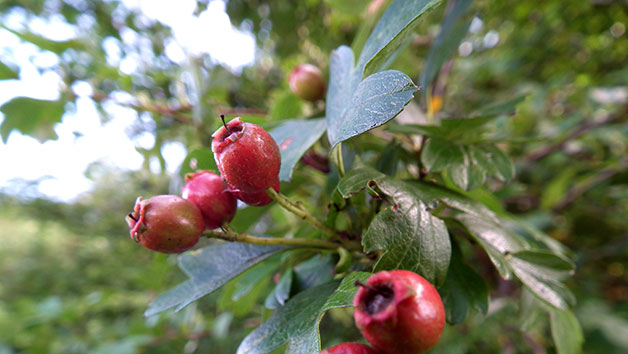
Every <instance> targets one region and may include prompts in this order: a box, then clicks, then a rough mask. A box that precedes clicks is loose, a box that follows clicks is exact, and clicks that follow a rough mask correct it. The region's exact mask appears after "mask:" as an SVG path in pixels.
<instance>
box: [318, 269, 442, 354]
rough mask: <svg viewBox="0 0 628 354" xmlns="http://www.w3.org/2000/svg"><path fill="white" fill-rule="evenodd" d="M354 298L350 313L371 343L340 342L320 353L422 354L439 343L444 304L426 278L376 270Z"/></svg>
mask: <svg viewBox="0 0 628 354" xmlns="http://www.w3.org/2000/svg"><path fill="white" fill-rule="evenodd" d="M356 284H357V285H360V286H361V288H360V289H359V290H358V292H357V293H356V295H355V297H354V298H353V306H354V307H355V310H354V313H353V317H354V319H355V323H356V325H357V327H358V328H359V329H360V332H362V335H363V336H364V338H366V340H367V341H368V342H369V344H371V346H372V347H370V346H368V345H365V344H360V343H342V344H339V345H337V346H335V347H332V348H329V349H327V350H323V351H322V352H321V353H320V354H378V353H379V354H421V353H425V352H427V351H428V350H430V349H431V348H432V347H434V346H435V345H436V343H438V341H439V340H440V337H441V335H442V333H443V329H444V328H445V308H444V306H443V302H442V300H441V298H440V295H439V294H438V292H437V291H436V289H435V288H434V286H432V284H430V283H429V282H428V281H427V280H425V279H424V278H423V277H421V276H420V275H418V274H416V273H413V272H410V271H407V270H393V271H389V272H386V271H384V272H378V273H375V274H374V275H372V276H371V277H370V278H369V279H368V281H367V282H366V284H362V283H359V282H357V283H356Z"/></svg>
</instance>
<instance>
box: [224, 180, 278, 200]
mask: <svg viewBox="0 0 628 354" xmlns="http://www.w3.org/2000/svg"><path fill="white" fill-rule="evenodd" d="M273 189H274V190H275V192H279V178H277V180H276V181H275V184H274V185H273ZM231 192H232V193H233V195H234V196H235V197H236V198H238V199H240V200H241V201H243V202H245V203H246V204H248V205H252V206H264V205H267V204H270V202H272V201H273V199H272V198H271V197H269V196H268V194H267V193H266V190H262V191H259V192H246V191H241V190H231Z"/></svg>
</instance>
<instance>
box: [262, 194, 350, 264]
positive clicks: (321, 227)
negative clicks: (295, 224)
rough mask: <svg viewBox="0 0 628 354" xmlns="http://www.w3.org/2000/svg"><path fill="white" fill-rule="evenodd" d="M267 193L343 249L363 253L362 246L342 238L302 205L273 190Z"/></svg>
mask: <svg viewBox="0 0 628 354" xmlns="http://www.w3.org/2000/svg"><path fill="white" fill-rule="evenodd" d="M266 193H267V194H268V196H270V197H271V198H272V199H273V200H274V201H276V202H277V204H279V205H281V207H283V208H284V209H286V210H287V211H289V212H291V213H292V214H294V215H296V216H298V217H300V218H301V219H303V220H305V221H306V222H307V223H309V224H310V225H312V227H314V228H315V229H317V230H318V231H320V232H322V233H324V234H325V235H327V236H329V237H330V238H331V239H332V240H335V241H337V242H340V243H341V244H342V245H343V247H344V248H346V249H347V250H351V251H358V252H361V251H362V246H361V245H360V243H359V242H358V241H351V240H347V239H344V238H342V237H341V236H340V235H338V233H336V231H335V230H334V229H332V228H331V227H329V226H327V225H325V224H323V223H322V222H321V221H320V220H318V219H317V218H316V217H315V216H314V215H312V214H310V212H309V211H308V210H307V209H305V207H304V206H303V205H302V204H301V203H297V202H293V201H292V200H290V199H289V198H288V197H286V196H285V195H283V194H281V193H279V192H276V191H275V190H274V189H272V188H268V189H267V190H266Z"/></svg>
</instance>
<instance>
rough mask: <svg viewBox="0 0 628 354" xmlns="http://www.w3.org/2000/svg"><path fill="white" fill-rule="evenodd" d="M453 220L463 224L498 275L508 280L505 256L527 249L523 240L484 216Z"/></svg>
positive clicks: (508, 272) (457, 217) (461, 217)
mask: <svg viewBox="0 0 628 354" xmlns="http://www.w3.org/2000/svg"><path fill="white" fill-rule="evenodd" d="M455 219H456V220H458V221H459V222H460V223H461V224H463V225H464V226H465V228H467V230H468V231H469V233H470V234H471V235H472V236H473V237H474V238H475V239H476V240H477V241H478V243H479V244H480V245H481V246H482V248H484V250H485V251H486V253H487V254H488V256H489V258H490V259H491V261H492V262H493V264H494V265H495V267H496V268H497V270H498V271H499V274H500V275H501V276H502V277H504V278H506V279H509V278H510V276H511V269H510V267H509V263H508V262H507V261H506V259H505V256H506V255H507V254H511V253H516V252H518V251H522V250H524V249H525V248H526V247H527V244H526V242H525V240H524V239H523V238H521V237H520V236H518V235H516V234H514V233H512V232H510V231H508V230H505V229H504V228H502V227H501V225H500V224H499V222H495V220H491V219H490V218H489V217H486V216H485V215H478V214H476V215H472V214H467V213H463V214H458V215H456V216H455Z"/></svg>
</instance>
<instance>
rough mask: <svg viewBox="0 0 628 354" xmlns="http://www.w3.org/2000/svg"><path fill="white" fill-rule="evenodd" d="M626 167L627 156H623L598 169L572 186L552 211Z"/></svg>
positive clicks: (565, 205) (571, 201) (627, 165)
mask: <svg viewBox="0 0 628 354" xmlns="http://www.w3.org/2000/svg"><path fill="white" fill-rule="evenodd" d="M627 169H628V157H625V158H623V159H622V160H621V161H620V162H619V163H616V164H613V165H611V166H609V167H607V168H604V169H602V170H600V172H599V173H598V174H596V175H594V176H592V177H591V178H587V179H585V180H584V181H582V182H580V183H578V184H576V185H575V186H573V187H572V188H571V189H570V190H569V192H567V194H566V195H565V197H564V198H563V199H562V200H561V201H560V202H559V203H558V204H556V205H555V206H554V208H553V209H554V211H556V212H559V211H562V210H565V209H566V208H567V207H569V206H570V205H571V203H573V202H574V201H575V200H576V199H578V198H579V197H580V196H581V195H583V194H584V193H585V192H586V191H588V190H590V189H591V188H593V187H595V186H597V185H598V184H600V183H602V182H604V181H606V180H608V179H609V178H611V177H613V176H615V175H616V174H618V173H620V172H624V171H626V170H627Z"/></svg>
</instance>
